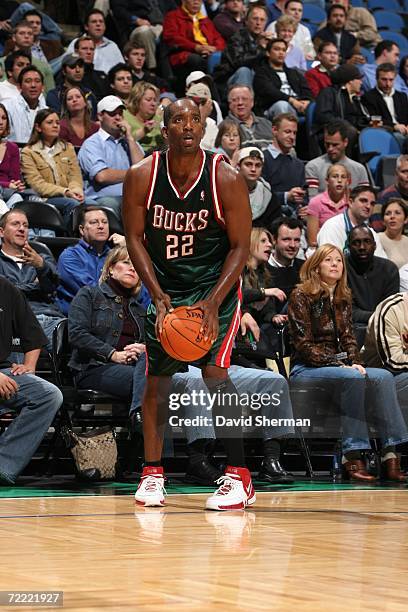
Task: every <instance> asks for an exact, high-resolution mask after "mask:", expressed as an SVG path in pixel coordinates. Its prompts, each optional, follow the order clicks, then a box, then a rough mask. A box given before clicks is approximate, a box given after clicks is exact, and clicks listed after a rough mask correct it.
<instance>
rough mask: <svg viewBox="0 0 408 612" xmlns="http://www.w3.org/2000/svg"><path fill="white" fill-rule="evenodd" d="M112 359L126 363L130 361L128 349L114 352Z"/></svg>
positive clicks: (115, 361)
mask: <svg viewBox="0 0 408 612" xmlns="http://www.w3.org/2000/svg"><path fill="white" fill-rule="evenodd" d="M111 361H113V362H114V363H120V364H122V365H126V364H127V363H128V354H127V352H126V351H115V352H114V353H112V356H111Z"/></svg>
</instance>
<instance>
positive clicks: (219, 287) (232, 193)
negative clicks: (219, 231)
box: [200, 162, 252, 340]
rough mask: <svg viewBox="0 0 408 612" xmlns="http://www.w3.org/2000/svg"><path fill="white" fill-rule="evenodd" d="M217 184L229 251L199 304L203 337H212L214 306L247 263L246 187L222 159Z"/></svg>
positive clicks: (249, 218)
mask: <svg viewBox="0 0 408 612" xmlns="http://www.w3.org/2000/svg"><path fill="white" fill-rule="evenodd" d="M217 184H218V195H219V197H220V200H221V203H222V207H223V210H224V219H225V226H226V232H227V235H228V239H229V243H230V250H229V252H228V254H227V257H226V258H225V262H224V265H223V267H222V270H221V274H220V277H219V279H218V282H217V283H216V285H215V286H214V287H213V289H212V291H211V292H210V294H209V295H208V297H207V299H206V300H203V302H202V304H200V307H201V308H202V310H203V311H204V319H203V330H204V331H205V335H206V337H208V338H210V339H212V340H215V339H216V338H217V335H218V309H219V307H220V305H221V304H222V302H223V301H224V299H225V297H226V296H227V295H228V293H229V292H230V290H231V289H232V287H233V286H234V285H235V283H236V282H237V280H238V279H239V277H240V275H241V272H242V270H243V269H244V266H245V264H246V262H247V259H248V255H249V244H250V237H251V227H252V215H251V208H250V206H249V196H248V188H247V186H246V183H245V182H244V179H243V178H242V176H241V175H240V174H238V172H237V171H236V170H234V169H233V168H232V167H231V166H229V165H228V164H226V163H224V162H222V163H221V164H220V167H219V169H218V175H217ZM205 328H206V330H205Z"/></svg>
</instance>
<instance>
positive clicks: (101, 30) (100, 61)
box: [67, 9, 125, 73]
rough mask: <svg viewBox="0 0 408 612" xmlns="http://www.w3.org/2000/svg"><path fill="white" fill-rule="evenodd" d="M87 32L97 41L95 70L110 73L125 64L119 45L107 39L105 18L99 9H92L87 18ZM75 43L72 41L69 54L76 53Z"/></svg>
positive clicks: (85, 27) (68, 50) (85, 26)
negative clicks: (119, 65)
mask: <svg viewBox="0 0 408 612" xmlns="http://www.w3.org/2000/svg"><path fill="white" fill-rule="evenodd" d="M84 29H85V32H86V33H87V34H88V36H90V37H91V38H92V39H93V40H94V41H95V45H96V48H95V57H94V68H95V70H101V71H102V72H105V73H108V72H109V70H110V69H111V68H113V66H116V64H120V63H124V61H125V60H124V59H123V55H122V53H121V52H120V50H119V47H118V45H117V44H116V43H115V42H113V40H109V38H105V36H104V34H105V32H106V23H105V16H104V14H103V12H102V11H100V10H99V9H92V10H91V11H89V13H88V14H87V16H86V18H85V25H84ZM75 41H76V38H74V40H72V41H71V42H70V44H69V46H68V49H67V53H74V46H75Z"/></svg>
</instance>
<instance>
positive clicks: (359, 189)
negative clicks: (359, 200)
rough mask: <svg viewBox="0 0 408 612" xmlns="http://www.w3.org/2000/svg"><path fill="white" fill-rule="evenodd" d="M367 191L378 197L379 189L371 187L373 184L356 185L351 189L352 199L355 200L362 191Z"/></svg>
mask: <svg viewBox="0 0 408 612" xmlns="http://www.w3.org/2000/svg"><path fill="white" fill-rule="evenodd" d="M365 191H369V192H370V193H372V194H373V196H374V197H375V198H377V190H376V189H374V187H371V185H357V187H354V189H352V190H351V192H350V199H351V200H355V199H356V197H357V196H359V195H360V193H364V192H365Z"/></svg>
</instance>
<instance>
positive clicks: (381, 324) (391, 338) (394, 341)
mask: <svg viewBox="0 0 408 612" xmlns="http://www.w3.org/2000/svg"><path fill="white" fill-rule="evenodd" d="M407 321H408V293H405V290H404V292H402V291H401V293H395V294H394V295H391V296H389V297H387V298H386V299H385V300H383V301H382V302H380V303H379V304H378V305H377V307H376V309H375V311H374V313H373V314H372V316H371V317H370V320H369V322H368V326H367V333H366V336H365V341H364V347H363V350H362V353H361V354H362V357H363V359H364V363H366V364H367V365H368V366H369V367H371V368H385V369H386V370H389V371H390V372H391V373H392V374H394V376H395V385H396V387H397V393H398V400H399V402H400V404H401V405H403V406H404V407H406V406H407V403H408V393H407V391H408V350H407V348H408V342H407V340H408V339H407Z"/></svg>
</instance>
